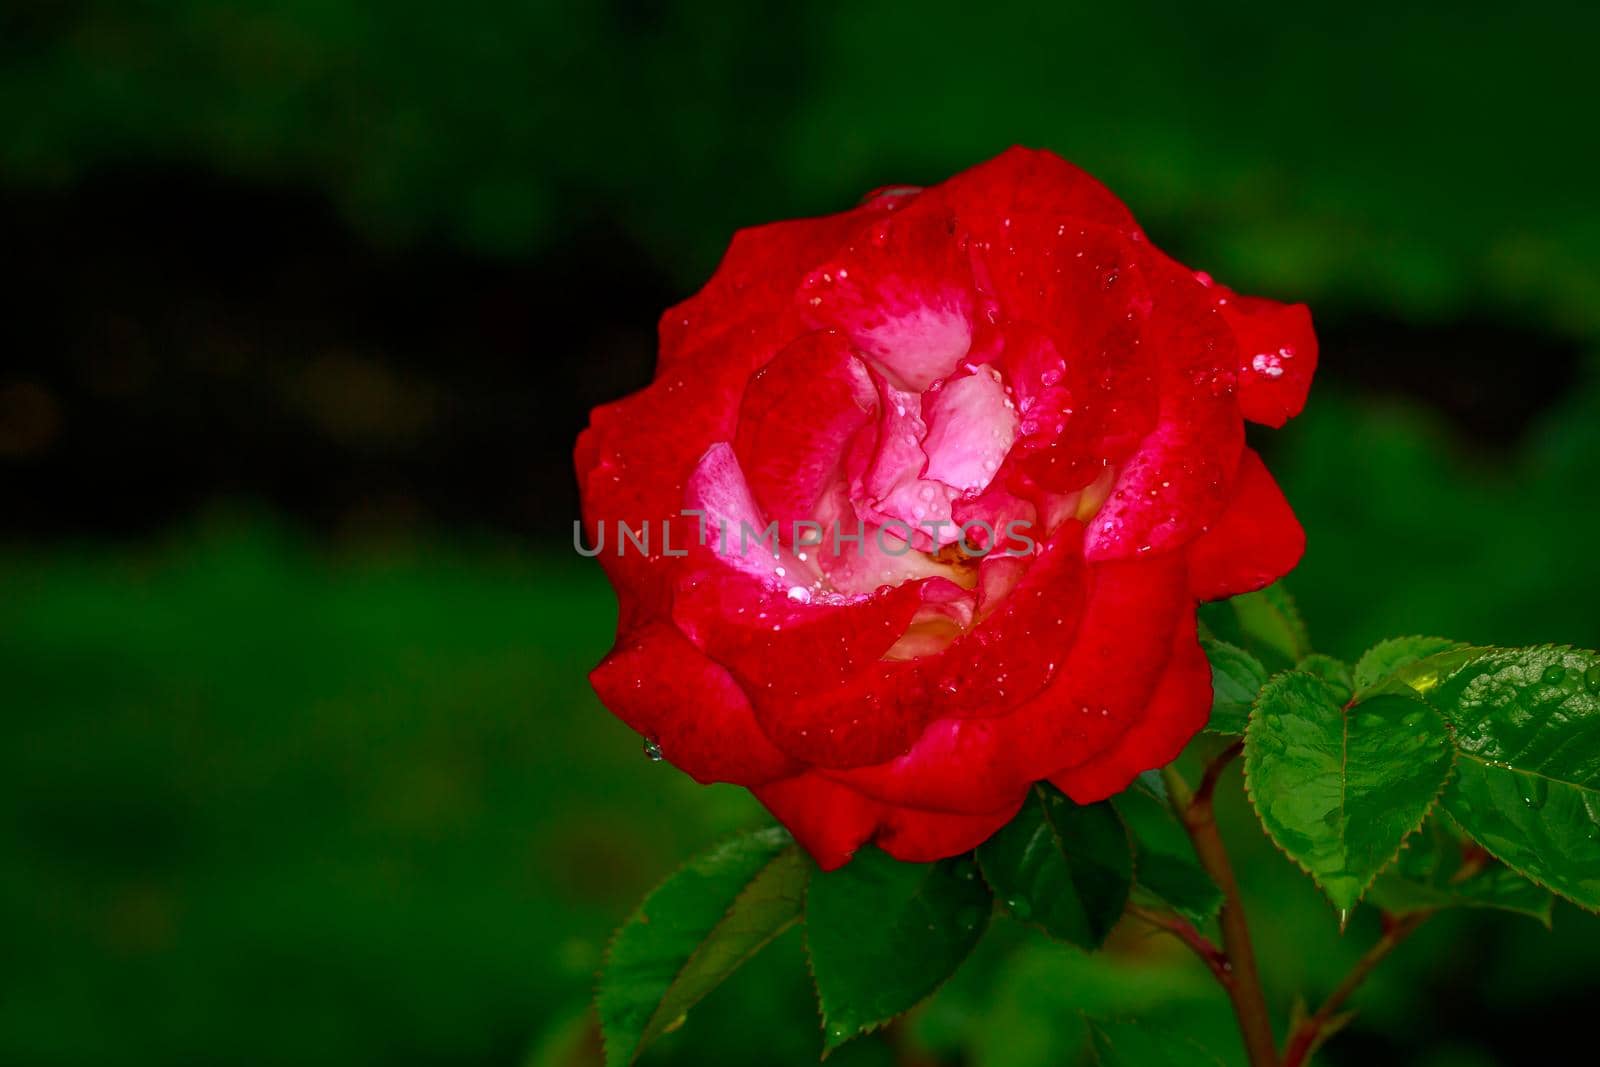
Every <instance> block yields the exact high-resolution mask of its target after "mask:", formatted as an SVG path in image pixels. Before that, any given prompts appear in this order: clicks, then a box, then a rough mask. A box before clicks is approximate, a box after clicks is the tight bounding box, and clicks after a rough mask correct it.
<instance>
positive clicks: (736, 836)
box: [589, 826, 810, 1065]
mask: <svg viewBox="0 0 1600 1067" xmlns="http://www.w3.org/2000/svg"><path fill="white" fill-rule="evenodd" d="M758 835H775V836H779V837H782V838H785V839H787V840H788V841H789V843H790V844H791V845H793V844H794V838H793V836H792V835H791V834H790V833H789V831H787V830H785V829H784V828H783V827H781V826H761V827H757V828H756V829H754V830H740V831H738V832H736V833H731V834H727V835H724V836H723V837H720V838H718V839H717V840H716V841H713V842H712V843H711V844H709V845H707V846H706V847H705V848H703V849H701V850H700V851H699V852H696V853H695V854H694V855H692V856H690V857H689V858H688V859H686V860H684V861H683V862H682V863H680V864H678V865H677V866H676V867H674V868H672V870H670V871H668V872H667V873H666V874H664V875H663V876H662V877H661V878H659V879H658V880H657V881H656V883H655V884H654V885H652V886H651V887H650V890H649V892H647V893H645V895H644V896H643V897H642V898H641V899H640V901H639V903H638V904H636V905H635V906H634V909H633V910H632V911H630V912H629V913H628V915H627V917H626V918H624V919H623V920H622V921H621V922H620V923H618V924H617V928H616V929H615V930H612V931H611V936H610V937H608V938H607V939H606V950H605V953H604V954H603V955H602V956H601V957H600V966H599V968H598V969H597V970H596V971H595V975H594V985H593V986H592V987H591V990H590V995H589V1003H590V1004H591V1005H592V1006H593V1008H594V1013H595V1018H596V1021H597V1023H598V1024H599V1027H600V1058H601V1060H602V1062H604V1063H606V1064H608V1065H609V1064H610V1062H611V1055H610V1037H609V1035H608V1034H607V1033H606V1027H605V1019H604V1018H603V1017H602V1016H601V1014H600V992H601V986H602V985H604V983H605V978H606V972H607V971H608V970H610V969H611V955H612V953H613V952H615V951H616V948H617V941H618V940H619V939H620V938H621V937H622V932H623V931H624V930H626V929H627V928H628V927H629V926H631V925H633V923H634V922H636V921H637V920H638V919H639V918H640V917H642V916H643V915H644V913H645V908H647V907H648V906H649V904H650V898H651V897H653V896H655V895H656V893H657V892H658V891H659V890H660V889H661V888H662V887H663V886H665V885H666V884H667V883H668V882H670V881H672V880H673V879H674V878H676V877H678V876H679V875H680V874H682V873H683V872H685V871H687V870H688V869H689V868H690V867H691V866H693V865H694V864H695V863H697V862H698V861H700V860H702V859H704V858H705V857H707V856H709V855H710V854H711V853H713V852H715V851H717V850H718V849H720V848H724V847H726V846H728V845H731V844H733V843H734V842H735V841H739V840H741V839H743V838H746V837H755V836H758ZM782 854H783V850H780V851H779V852H778V853H777V854H775V855H774V856H773V860H776V859H777V858H778V856H781V855H782ZM771 862H772V861H771V860H769V861H768V863H767V864H763V865H762V867H761V870H763V871H764V870H766V869H767V866H768V864H770V863H771ZM758 873H759V872H758ZM751 880H752V881H754V879H753V878H752V879H751ZM806 884H807V885H810V880H809V879H807V883H806ZM745 885H746V887H747V888H748V886H749V882H746V883H745ZM739 892H740V893H743V892H744V890H742V889H741V890H740V891H739ZM738 896H739V894H735V895H734V901H735V902H737V900H738ZM732 908H733V904H732V903H730V904H729V905H728V909H729V910H730V911H731V910H732ZM802 914H804V905H803V903H802ZM727 918H728V916H727V913H726V912H725V913H724V914H723V916H722V918H721V919H718V920H717V922H716V924H714V925H713V926H712V929H713V930H715V929H716V928H717V926H720V925H721V924H722V923H723V922H725V921H727ZM690 955H691V956H692V955H693V953H690ZM679 973H682V972H681V971H680V972H679ZM673 977H674V979H676V977H677V975H674V976H673ZM668 988H669V989H670V988H671V986H670V985H669V986H668ZM654 1018H655V1015H654V1013H653V1012H652V1014H651V1016H650V1019H654ZM650 1019H647V1020H645V1026H646V1028H647V1029H648V1027H649V1023H650ZM640 1033H641V1034H642V1033H643V1031H640ZM643 1051H644V1044H643V1042H640V1044H639V1045H638V1047H636V1048H635V1049H634V1050H633V1052H632V1053H631V1054H630V1055H629V1057H628V1058H627V1060H625V1061H624V1062H625V1063H629V1064H631V1063H633V1062H634V1061H635V1060H637V1059H638V1058H639V1055H640V1054H641V1053H642V1052H643Z"/></svg>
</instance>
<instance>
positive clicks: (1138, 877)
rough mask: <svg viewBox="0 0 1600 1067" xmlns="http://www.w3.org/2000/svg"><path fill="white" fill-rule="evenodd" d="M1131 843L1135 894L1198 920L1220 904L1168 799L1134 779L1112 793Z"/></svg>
mask: <svg viewBox="0 0 1600 1067" xmlns="http://www.w3.org/2000/svg"><path fill="white" fill-rule="evenodd" d="M1111 806H1112V807H1113V808H1115V809H1116V811H1117V814H1118V815H1120V816H1122V822H1123V824H1124V825H1125V826H1127V828H1128V832H1129V835H1130V836H1131V837H1132V838H1133V844H1134V858H1133V870H1134V879H1133V880H1134V896H1135V897H1136V898H1140V899H1141V901H1142V902H1145V903H1154V904H1156V905H1158V906H1163V907H1167V908H1171V909H1172V910H1173V911H1175V912H1177V913H1178V914H1179V915H1182V916H1183V917H1184V918H1186V919H1188V920H1189V921H1190V922H1192V923H1194V924H1196V925H1202V924H1204V923H1205V922H1207V921H1209V920H1210V919H1211V917H1212V916H1214V915H1216V914H1217V911H1218V910H1219V909H1220V908H1221V907H1222V891H1221V890H1220V889H1218V888H1217V884H1216V883H1215V882H1213V881H1212V880H1211V876H1210V875H1208V874H1206V872H1205V868H1203V867H1201V866H1200V861H1199V860H1198V859H1197V858H1196V857H1195V854H1194V845H1193V843H1192V842H1191V841H1190V840H1189V835H1188V833H1187V832H1186V831H1185V830H1184V829H1183V826H1182V825H1181V824H1180V823H1179V822H1178V817H1177V816H1176V815H1174V814H1173V813H1172V808H1171V807H1169V806H1168V804H1167V802H1166V801H1165V800H1164V799H1163V798H1162V797H1159V796H1157V795H1156V794H1155V793H1154V792H1152V791H1151V790H1149V789H1146V788H1144V787H1143V785H1142V784H1140V783H1135V784H1134V785H1132V786H1130V787H1129V788H1128V789H1126V790H1124V791H1123V792H1121V793H1119V794H1118V795H1117V796H1115V797H1112V798H1111Z"/></svg>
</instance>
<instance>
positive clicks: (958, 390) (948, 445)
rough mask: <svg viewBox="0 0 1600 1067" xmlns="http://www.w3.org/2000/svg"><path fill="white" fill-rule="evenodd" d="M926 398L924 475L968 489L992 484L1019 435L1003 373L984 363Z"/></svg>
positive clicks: (980, 488) (972, 491) (952, 486)
mask: <svg viewBox="0 0 1600 1067" xmlns="http://www.w3.org/2000/svg"><path fill="white" fill-rule="evenodd" d="M930 397H931V399H929V398H925V401H924V404H925V407H926V409H927V420H928V435H927V437H926V439H925V440H924V441H923V446H922V450H923V452H925V453H926V454H927V456H928V469H927V471H926V472H924V477H927V478H930V479H937V480H938V481H941V482H943V483H944V484H945V485H948V486H949V487H950V488H952V489H956V490H960V491H961V492H964V493H979V492H982V491H983V490H984V489H986V488H988V485H989V483H990V482H991V481H993V480H994V476H995V472H996V471H998V470H999V469H1000V464H1001V463H1002V462H1003V461H1004V460H1005V458H1006V454H1007V453H1008V452H1010V451H1011V444H1012V442H1013V441H1015V440H1016V439H1017V411H1016V406H1015V405H1014V404H1012V402H1011V398H1010V397H1008V396H1006V389H1005V386H1003V385H1001V384H1000V374H999V372H998V371H995V370H993V369H991V368H988V367H982V368H979V369H978V370H976V371H974V372H973V373H972V374H968V375H965V376H963V377H960V378H955V379H952V380H950V381H948V382H946V383H945V384H944V386H943V388H941V389H939V390H938V391H937V392H935V393H932V394H930Z"/></svg>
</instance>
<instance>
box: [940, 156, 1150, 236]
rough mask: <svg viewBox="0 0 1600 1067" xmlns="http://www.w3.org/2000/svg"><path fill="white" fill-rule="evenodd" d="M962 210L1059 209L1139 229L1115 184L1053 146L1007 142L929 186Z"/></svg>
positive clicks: (1041, 211)
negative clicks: (985, 157)
mask: <svg viewBox="0 0 1600 1067" xmlns="http://www.w3.org/2000/svg"><path fill="white" fill-rule="evenodd" d="M929 192H931V193H936V194H937V195H939V196H942V197H943V198H944V199H945V200H946V201H947V202H948V203H949V204H950V205H951V206H952V207H954V208H955V209H956V210H957V211H959V212H963V213H978V212H991V213H1005V212H1011V213H1013V214H1016V215H1021V214H1029V213H1034V214H1040V215H1058V216H1062V217H1063V218H1071V219H1081V220H1083V221H1086V222H1092V223H1097V224H1100V225H1106V226H1112V227H1116V228H1118V229H1126V230H1130V231H1133V232H1137V230H1138V226H1137V224H1136V223H1135V222H1134V220H1133V215H1132V213H1131V212H1129V211H1128V208H1127V206H1126V205H1125V204H1123V202H1122V201H1120V200H1118V199H1117V198H1116V197H1115V196H1114V195H1113V194H1112V193H1111V190H1109V189H1107V188H1106V187H1105V186H1104V185H1101V184H1100V183H1099V182H1098V181H1096V180H1095V179H1094V178H1093V177H1091V176H1090V175H1089V174H1088V172H1086V171H1084V170H1082V169H1080V168H1078V167H1075V166H1073V165H1072V164H1071V163H1068V162H1067V161H1066V160H1064V159H1062V158H1061V157H1060V156H1058V155H1056V154H1055V153H1054V152H1051V151H1048V150H1042V149H1036V148H1023V147H1021V146H1017V147H1013V148H1008V149H1006V150H1005V151H1004V152H1002V153H1001V154H1000V155H998V156H996V157H995V158H994V159H991V160H989V161H988V162H987V163H980V164H978V165H977V166H975V167H972V168H970V169H968V170H965V171H962V172H961V173H960V174H957V175H956V176H955V177H953V178H951V179H950V180H949V181H946V182H943V183H941V184H939V185H936V186H934V187H933V188H932V189H930V190H929Z"/></svg>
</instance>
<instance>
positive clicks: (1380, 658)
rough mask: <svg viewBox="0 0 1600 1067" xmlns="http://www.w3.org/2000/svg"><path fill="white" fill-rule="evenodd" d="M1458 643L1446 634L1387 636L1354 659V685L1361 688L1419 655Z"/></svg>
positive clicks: (1420, 657) (1429, 653)
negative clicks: (1434, 635) (1436, 635)
mask: <svg viewBox="0 0 1600 1067" xmlns="http://www.w3.org/2000/svg"><path fill="white" fill-rule="evenodd" d="M1460 647H1462V646H1461V645H1460V643H1459V642H1456V641H1452V640H1450V639H1449V638H1447V637H1391V638H1390V639H1389V640H1387V641H1380V642H1378V643H1377V644H1375V645H1373V646H1372V647H1371V648H1369V649H1367V651H1366V652H1364V653H1363V654H1362V656H1361V658H1360V659H1359V660H1357V661H1356V672H1355V688H1356V691H1357V692H1364V691H1366V690H1368V689H1371V688H1373V687H1374V686H1376V685H1377V684H1378V683H1379V682H1381V681H1383V680H1384V679H1385V678H1387V677H1389V676H1390V675H1391V674H1393V673H1394V672H1395V671H1397V670H1399V669H1400V668H1401V667H1404V666H1406V665H1408V664H1411V663H1415V662H1416V661H1417V660H1419V659H1426V658H1427V657H1429V656H1433V655H1437V654H1438V653H1440V652H1448V651H1450V650H1451V649H1456V648H1460Z"/></svg>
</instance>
